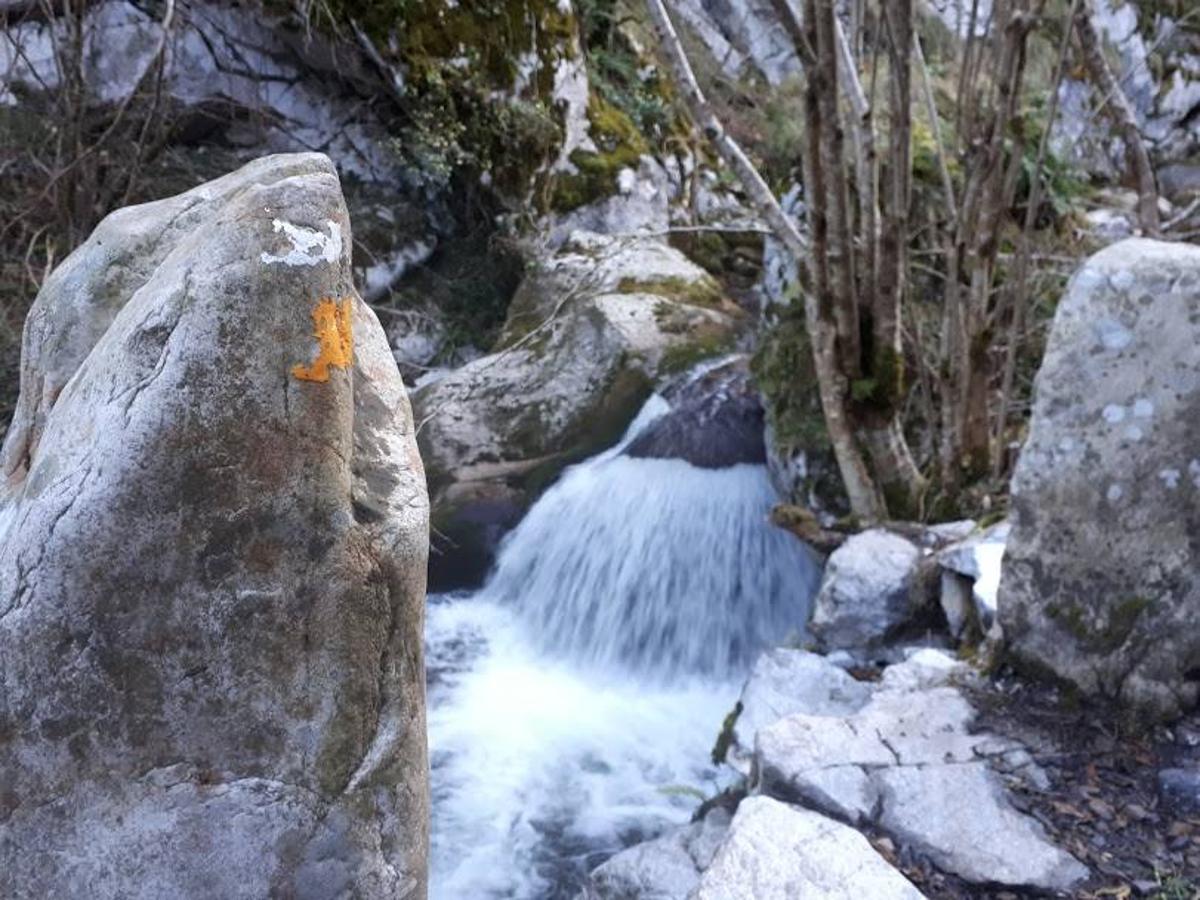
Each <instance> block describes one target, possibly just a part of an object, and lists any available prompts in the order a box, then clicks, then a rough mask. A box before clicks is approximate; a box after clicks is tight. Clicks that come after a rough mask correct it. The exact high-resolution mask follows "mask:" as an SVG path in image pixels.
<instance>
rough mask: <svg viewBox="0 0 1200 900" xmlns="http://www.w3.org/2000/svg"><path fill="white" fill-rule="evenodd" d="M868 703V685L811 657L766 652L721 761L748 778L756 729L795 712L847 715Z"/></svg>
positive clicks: (744, 695) (788, 650)
mask: <svg viewBox="0 0 1200 900" xmlns="http://www.w3.org/2000/svg"><path fill="white" fill-rule="evenodd" d="M870 698H871V688H870V685H867V684H864V683H862V682H860V681H855V680H854V679H853V678H852V677H851V676H850V675H849V674H848V673H847V672H846V671H845V670H844V669H840V668H838V667H837V666H835V665H833V664H832V663H830V662H828V661H827V660H826V659H825V657H823V656H821V655H819V654H817V653H810V652H808V651H807V650H797V649H792V648H788V647H779V648H776V649H774V650H769V651H767V652H766V653H764V654H762V656H760V657H759V658H758V661H757V662H756V663H755V664H754V670H753V671H752V672H751V673H750V677H749V678H748V679H747V681H746V684H745V686H744V687H743V688H742V695H741V699H740V701H739V702H740V703H741V707H742V710H741V713H740V714H739V715H738V717H737V720H736V722H735V723H734V728H733V744H732V746H731V747H730V752H729V755H728V757H727V760H726V761H727V762H729V763H730V764H732V765H734V766H735V767H736V768H738V769H740V770H741V771H743V772H744V773H748V772H749V770H750V762H751V759H752V757H753V755H754V737H755V735H756V734H758V732H759V731H760V730H761V729H763V728H766V727H767V726H768V725H772V724H774V723H775V722H778V721H779V720H780V719H783V718H785V717H787V716H790V715H794V714H796V713H808V714H811V715H823V716H839V715H849V714H850V713H853V712H856V711H857V710H859V709H861V708H862V707H863V706H864V705H866V703H867V701H868V700H870Z"/></svg>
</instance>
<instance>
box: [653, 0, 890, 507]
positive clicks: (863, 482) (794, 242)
mask: <svg viewBox="0 0 1200 900" xmlns="http://www.w3.org/2000/svg"><path fill="white" fill-rule="evenodd" d="M646 7H647V10H648V11H649V14H650V19H651V21H652V22H653V24H654V28H655V31H656V32H657V34H658V39H659V43H660V45H661V47H662V49H663V51H664V53H665V54H666V56H667V59H668V60H669V62H670V64H671V68H672V69H673V71H674V75H675V79H676V81H677V83H678V86H679V88H680V91H681V93H682V94H683V97H684V98H685V100H686V101H687V104H688V106H689V108H690V109H691V112H692V116H693V118H694V119H695V120H696V122H697V124H699V126H700V127H701V129H702V130H703V131H704V134H705V136H706V137H707V138H708V140H709V141H710V142H711V143H712V144H713V145H714V146H715V147H716V149H717V151H718V152H719V153H720V154H721V157H722V159H724V161H725V163H726V165H728V166H729V167H730V168H731V169H733V171H734V172H735V174H737V176H738V178H739V179H740V180H741V182H742V186H743V187H744V188H745V190H746V193H747V194H748V195H749V196H750V199H751V202H752V203H753V204H754V206H755V208H756V209H757V211H758V213H759V215H761V216H762V217H763V219H765V220H766V222H767V224H768V225H769V226H770V227H771V230H772V231H773V232H774V233H775V234H776V236H777V237H778V238H779V240H780V241H781V242H782V243H783V244H784V245H785V246H786V247H787V248H788V250H789V251H791V253H792V254H793V255H794V256H795V257H796V258H797V259H810V258H811V257H810V248H809V245H808V242H807V241H806V240H805V239H804V236H803V235H802V234H801V233H800V230H799V228H798V227H797V226H796V223H795V222H794V221H792V219H791V218H789V217H788V216H787V214H786V213H784V211H783V209H782V208H781V207H780V206H779V202H778V201H777V200H776V199H775V196H774V194H772V193H771V190H770V188H769V187H768V186H767V183H766V182H765V181H763V179H762V176H761V175H760V174H759V173H758V170H757V169H755V167H754V165H753V163H751V162H750V159H749V158H748V157H747V156H746V154H745V153H744V152H743V151H742V149H741V147H739V146H738V144H737V142H736V141H735V140H734V139H733V138H732V137H730V136H729V135H728V134H727V133H726V132H725V129H724V128H723V127H722V125H721V122H720V120H719V119H718V118H717V116H716V115H715V114H714V113H713V111H712V108H711V107H710V106H709V104H708V101H707V99H706V98H705V97H704V93H703V91H701V90H700V85H699V84H698V83H697V82H696V77H695V75H694V74H693V72H692V67H691V64H690V63H689V62H688V58H687V54H686V53H685V52H684V50H683V45H682V44H681V43H680V41H679V35H678V34H677V33H676V32H675V27H674V25H673V24H672V23H671V17H670V14H669V13H668V12H667V8H666V6H665V5H664V3H663V0H646ZM805 155H806V156H807V155H808V154H805ZM804 310H805V323H806V327H807V330H808V334H809V341H810V343H811V344H812V351H813V363H814V368H815V369H816V376H817V384H818V388H819V392H820V395H821V407H822V411H823V412H824V416H825V426H826V430H827V431H828V434H829V440H830V443H831V444H832V445H833V450H834V455H835V457H836V458H837V461H838V469H839V471H840V472H841V476H842V482H843V484H844V486H845V488H846V495H847V497H848V499H849V501H850V508H851V510H852V512H853V513H854V514H855V515H856V516H858V517H859V518H861V519H863V520H866V521H877V520H879V519H880V518H882V517H883V515H884V513H885V508H884V506H883V503H882V499H881V497H880V495H879V492H878V490H877V489H876V487H875V483H874V481H873V480H872V478H871V474H870V471H869V470H868V468H867V466H866V463H865V461H864V460H863V457H862V453H861V451H860V450H859V449H858V445H857V443H856V441H855V436H854V431H853V428H852V427H851V423H850V420H849V417H848V416H847V410H846V396H847V393H848V385H847V384H846V380H845V378H844V376H843V375H842V374H841V372H840V369H839V367H838V364H837V357H838V347H837V338H838V334H837V328H836V325H835V323H834V321H833V320H832V316H831V315H829V314H828V313H827V312H826V311H823V310H822V309H821V304H820V303H819V301H818V298H817V297H816V296H814V293H813V292H812V291H811V290H809V291H805V292H804Z"/></svg>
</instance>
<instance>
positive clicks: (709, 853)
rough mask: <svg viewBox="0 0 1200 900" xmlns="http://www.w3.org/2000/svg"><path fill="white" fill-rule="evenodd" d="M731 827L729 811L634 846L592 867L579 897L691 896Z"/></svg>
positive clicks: (639, 899)
mask: <svg viewBox="0 0 1200 900" xmlns="http://www.w3.org/2000/svg"><path fill="white" fill-rule="evenodd" d="M728 830H729V813H728V812H726V811H725V810H723V809H721V808H719V807H718V808H716V809H713V810H712V811H711V812H709V814H708V815H707V816H705V817H704V820H703V821H701V822H693V823H691V824H690V825H684V826H681V827H679V828H675V829H673V830H671V831H668V832H667V833H666V834H664V835H661V836H660V837H657V838H655V839H654V840H650V841H645V842H643V843H641V844H635V845H634V846H632V847H630V848H629V849H628V850H622V851H621V852H620V853H618V854H617V855H616V856H614V857H612V858H611V859H609V860H608V861H607V862H605V863H602V864H601V865H599V866H597V867H596V868H595V869H593V870H592V872H591V874H590V875H589V876H588V881H587V884H586V885H584V889H583V891H582V893H581V894H580V897H579V900H688V898H689V897H690V896H691V895H692V891H693V890H695V888H696V886H697V885H698V884H699V882H700V874H701V873H702V872H703V871H704V870H705V869H706V868H708V866H709V864H710V863H712V859H713V856H714V855H715V854H716V852H717V848H718V847H719V846H720V844H721V841H722V840H723V839H724V837H725V836H726V834H727V832H728Z"/></svg>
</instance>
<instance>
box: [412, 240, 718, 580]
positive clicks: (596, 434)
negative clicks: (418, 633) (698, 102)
mask: <svg viewBox="0 0 1200 900" xmlns="http://www.w3.org/2000/svg"><path fill="white" fill-rule="evenodd" d="M720 301H721V294H720V289H719V287H717V285H716V282H715V281H713V279H712V278H711V277H710V276H709V275H707V274H706V273H705V272H704V270H702V269H700V268H699V267H698V266H695V265H694V264H692V263H690V262H688V260H687V259H686V258H685V257H684V256H683V255H682V254H681V253H679V252H678V251H677V250H673V249H672V248H670V247H668V246H667V245H665V244H662V243H660V242H658V241H648V240H645V239H642V240H618V239H612V238H603V237H600V236H598V235H577V236H576V237H575V238H574V239H573V241H572V242H571V243H569V244H568V245H567V246H566V248H565V249H564V250H563V251H562V252H561V253H559V254H557V255H556V256H554V257H553V258H552V259H551V260H550V261H548V262H547V263H546V264H545V265H544V266H543V267H542V268H541V269H539V270H538V271H537V272H535V273H534V274H532V275H531V276H530V278H529V279H527V281H526V282H525V283H524V284H523V285H522V286H521V288H520V289H519V291H518V293H517V296H516V297H515V298H514V300H513V303H512V305H511V306H510V309H509V314H508V319H507V322H506V324H505V329H504V335H503V337H502V339H501V345H500V347H499V348H498V349H497V350H496V351H495V352H493V353H491V354H489V355H487V356H483V357H480V358H479V359H476V360H473V361H472V362H470V363H468V364H467V365H465V366H463V367H461V368H459V369H457V370H455V371H453V372H451V373H448V374H446V375H444V376H442V377H441V378H440V379H438V380H436V381H434V382H432V383H429V384H425V385H423V386H422V387H421V388H420V389H418V391H417V392H416V394H415V396H414V403H415V406H416V409H417V417H418V421H419V422H421V423H422V427H421V429H420V433H419V439H420V441H421V447H422V451H423V453H424V455H425V459H426V464H427V465H428V467H429V475H430V488H431V493H432V494H433V525H434V549H435V554H440V562H439V569H438V570H437V572H435V574H436V575H437V576H438V577H437V580H436V581H434V582H431V584H432V585H433V586H435V587H436V588H438V589H443V588H446V587H450V586H452V585H453V586H468V585H469V584H470V583H471V580H472V579H471V577H470V575H471V573H474V572H486V570H487V568H488V567H489V566H490V564H491V560H492V558H493V557H494V551H495V540H498V538H499V536H500V535H501V534H502V533H503V531H504V530H506V528H507V526H508V524H509V523H510V521H512V520H514V519H513V517H512V516H510V513H509V511H510V510H516V511H518V515H519V512H520V511H523V510H524V509H526V508H528V506H529V504H530V503H532V501H533V500H534V499H536V497H537V496H538V495H539V493H540V492H541V491H542V490H543V489H544V488H545V487H546V486H548V485H549V484H550V483H552V482H553V480H554V478H555V477H556V476H557V475H558V473H559V472H561V471H562V469H563V468H565V467H566V466H567V465H569V464H571V463H574V462H578V461H580V460H582V459H584V458H585V457H588V456H591V455H592V454H594V453H596V452H598V451H599V450H601V449H603V448H605V447H607V446H610V445H611V444H614V443H616V441H617V439H618V438H619V437H620V436H621V435H622V433H623V432H624V430H625V428H626V426H628V425H629V423H630V422H631V421H632V420H633V417H634V416H635V415H636V413H637V411H638V410H639V409H640V408H641V406H642V404H643V402H644V401H645V400H646V399H647V397H648V396H649V395H650V393H651V392H652V391H653V390H654V388H655V387H656V386H657V385H658V384H659V383H660V382H665V381H666V380H667V379H669V377H670V376H672V375H673V374H677V373H678V372H679V371H680V370H681V369H683V368H686V367H687V366H690V365H691V364H692V363H693V362H695V361H698V360H699V359H701V358H703V357H705V356H708V355H714V354H716V353H719V352H722V351H723V350H725V349H728V346H729V344H730V343H731V342H732V340H733V336H734V333H735V330H736V328H737V326H738V321H739V320H738V317H737V316H736V315H734V314H732V313H730V312H728V311H726V310H725V309H723V308H720ZM497 504H500V505H501V506H502V507H503V509H504V511H503V513H502V514H501V515H497V514H496V512H495V511H496V510H497ZM479 523H481V524H483V525H485V526H486V528H484V529H482V530H481V529H480V528H479V527H476V524H479ZM442 535H448V536H451V540H443V538H442ZM460 546H465V547H468V548H473V549H471V551H470V556H471V559H469V560H460V559H458V558H456V552H455V551H456V547H460ZM455 570H457V572H456V571H455ZM443 571H445V572H448V573H449V574H451V575H452V576H454V577H453V578H452V580H451V581H446V580H444V579H443V578H442V573H443Z"/></svg>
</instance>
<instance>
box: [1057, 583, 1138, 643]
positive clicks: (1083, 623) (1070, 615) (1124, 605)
mask: <svg viewBox="0 0 1200 900" xmlns="http://www.w3.org/2000/svg"><path fill="white" fill-rule="evenodd" d="M1153 602H1154V601H1153V600H1151V599H1150V598H1148V597H1129V598H1126V599H1124V600H1120V601H1118V602H1117V603H1116V604H1115V605H1114V606H1113V607H1112V609H1111V610H1110V611H1109V613H1108V616H1107V618H1106V621H1105V622H1104V624H1103V625H1102V626H1099V627H1097V626H1096V625H1094V624H1093V621H1092V617H1091V616H1089V615H1088V614H1087V611H1086V610H1085V609H1084V608H1083V606H1081V605H1080V604H1079V603H1076V602H1074V601H1067V602H1065V603H1061V604H1058V603H1056V604H1050V605H1048V606H1047V607H1046V616H1047V618H1049V619H1051V620H1053V621H1054V622H1055V623H1057V624H1058V625H1059V626H1060V627H1062V628H1063V629H1064V630H1065V631H1066V632H1067V633H1069V634H1070V635H1071V636H1072V637H1074V638H1075V639H1076V640H1078V641H1079V642H1080V644H1082V645H1083V646H1084V647H1085V648H1087V649H1088V650H1089V651H1091V652H1094V653H1112V652H1113V651H1115V650H1118V649H1120V647H1121V646H1122V645H1123V644H1124V643H1125V641H1127V640H1128V639H1129V636H1130V635H1131V634H1132V633H1133V629H1134V627H1135V626H1136V625H1137V622H1138V619H1140V618H1141V616H1142V614H1143V613H1144V612H1145V611H1146V610H1147V609H1148V608H1149V607H1150V606H1152V605H1153Z"/></svg>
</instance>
